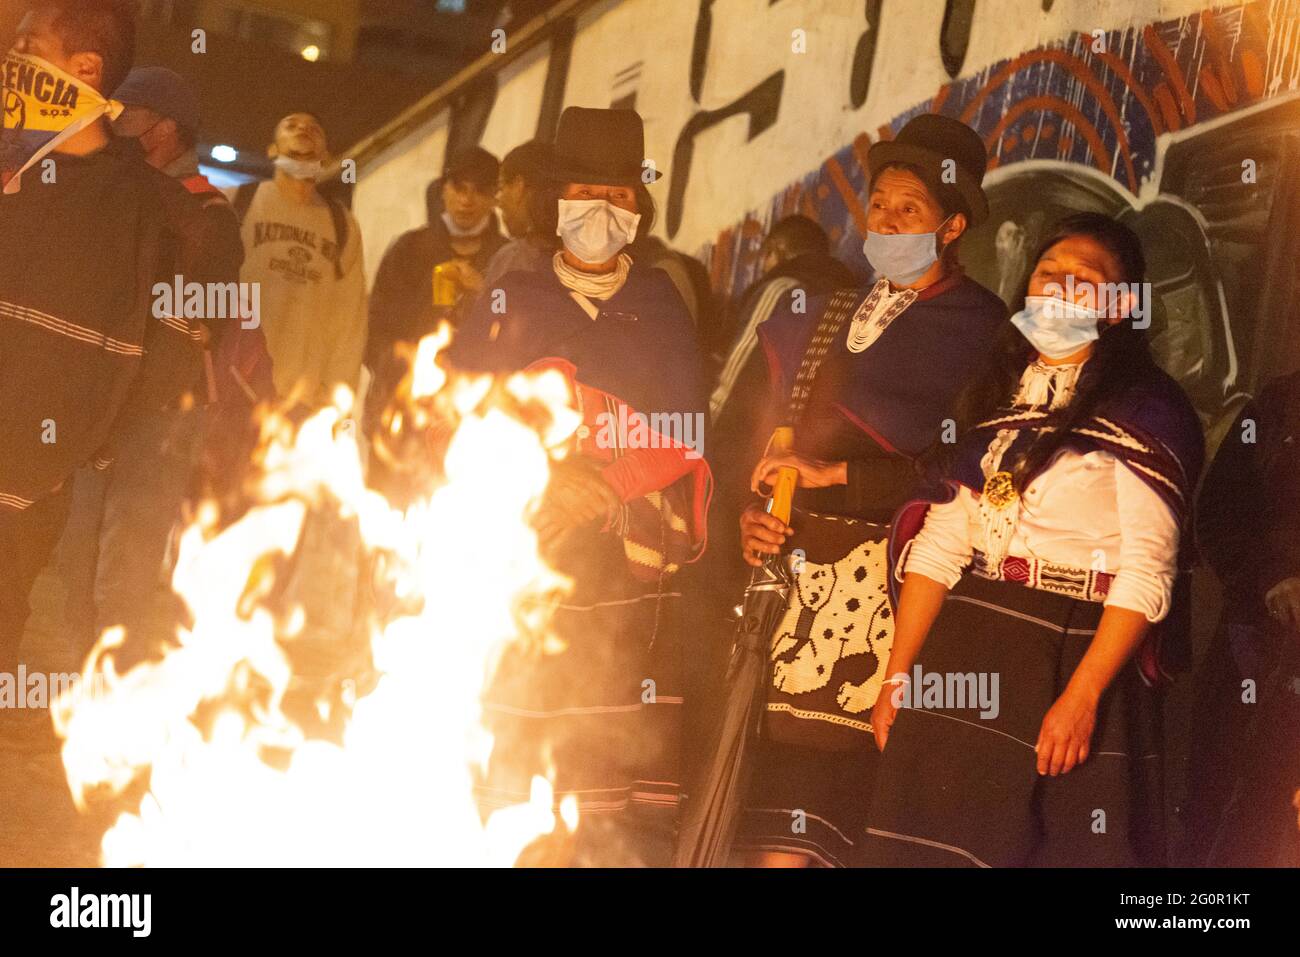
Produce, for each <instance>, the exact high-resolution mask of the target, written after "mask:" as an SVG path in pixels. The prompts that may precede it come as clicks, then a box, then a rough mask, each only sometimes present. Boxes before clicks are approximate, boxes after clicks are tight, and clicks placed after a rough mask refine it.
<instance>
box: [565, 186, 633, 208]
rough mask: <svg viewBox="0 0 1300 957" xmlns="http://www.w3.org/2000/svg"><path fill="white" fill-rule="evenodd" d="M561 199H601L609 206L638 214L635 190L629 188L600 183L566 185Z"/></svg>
mask: <svg viewBox="0 0 1300 957" xmlns="http://www.w3.org/2000/svg"><path fill="white" fill-rule="evenodd" d="M561 199H573V200H585V199H603V200H605V201H606V202H608V203H609V204H610V205H611V206H617V207H618V208H619V209H626V210H627V211H628V212H629V213H640V212H641V210H639V209H637V205H636V190H635V189H633V188H632V187H631V186H605V185H602V184H600V183H568V184H566V185H565V187H564V193H563V195H562V196H561Z"/></svg>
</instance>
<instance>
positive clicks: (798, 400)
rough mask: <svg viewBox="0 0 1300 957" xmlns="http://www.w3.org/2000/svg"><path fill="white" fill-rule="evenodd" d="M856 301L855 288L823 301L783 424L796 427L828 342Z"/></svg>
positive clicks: (846, 317) (857, 295) (847, 316)
mask: <svg viewBox="0 0 1300 957" xmlns="http://www.w3.org/2000/svg"><path fill="white" fill-rule="evenodd" d="M860 298H861V292H860V291H859V290H857V289H837V290H836V291H835V292H833V293H831V295H830V298H828V299H827V300H826V305H825V307H824V308H823V309H822V314H821V317H820V318H819V319H818V320H817V328H816V329H814V330H813V334H812V338H811V339H809V340H808V347H807V349H805V350H804V354H803V361H802V362H800V364H799V372H798V373H797V374H796V375H795V377H794V388H793V389H792V390H791V392H790V402H789V404H788V405H787V406H786V414H785V421H786V423H787V424H789V425H796V424H797V423H798V421H799V419H800V418H802V416H803V412H804V408H805V407H806V406H807V405H808V396H809V395H810V394H811V392H812V387H813V383H814V382H816V381H817V372H818V370H819V369H820V368H821V365H822V361H823V360H824V359H825V358H826V355H827V353H828V352H830V348H831V343H833V342H834V341H835V338H836V336H838V335H839V332H840V330H841V329H843V328H844V323H846V322H847V321H848V320H849V317H850V316H852V315H853V312H854V307H855V306H856V305H857V303H858V300H859V299H860Z"/></svg>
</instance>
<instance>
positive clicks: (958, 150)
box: [867, 113, 989, 226]
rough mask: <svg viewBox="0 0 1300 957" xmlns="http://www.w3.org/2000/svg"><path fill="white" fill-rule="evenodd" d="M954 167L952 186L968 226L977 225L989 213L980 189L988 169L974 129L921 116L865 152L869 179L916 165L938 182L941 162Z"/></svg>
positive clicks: (948, 119)
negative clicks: (893, 168)
mask: <svg viewBox="0 0 1300 957" xmlns="http://www.w3.org/2000/svg"><path fill="white" fill-rule="evenodd" d="M946 160H952V161H953V163H954V166H955V169H954V171H953V172H954V179H955V180H956V182H954V183H952V185H953V186H954V187H956V189H957V192H958V193H959V194H960V195H961V198H962V200H963V201H965V204H966V209H965V213H966V216H967V218H968V219H969V220H970V225H972V226H977V225H979V224H980V223H981V222H983V221H984V220H985V219H986V218H987V217H988V214H989V201H988V199H987V197H985V195H984V190H983V189H981V188H980V183H982V182H983V181H984V172H985V170H986V169H988V154H987V153H986V152H985V151H984V141H983V140H982V139H980V135H979V134H978V133H976V132H975V131H974V130H973V129H971V128H970V127H969V126H967V125H966V124H965V123H962V122H960V121H958V120H954V119H952V118H951V117H948V116H941V115H939V114H937V113H922V114H921V115H920V116H914V117H912V119H910V120H908V121H907V124H906V125H905V126H904V127H903V128H902V129H901V130H899V131H898V136H896V137H894V138H893V139H892V140H884V141H882V142H879V143H876V144H874V145H873V146H872V147H871V149H870V150H868V152H867V167H868V172H869V173H870V176H871V178H872V179H875V176H876V171H877V170H879V169H880V168H881V167H882V166H886V165H888V164H890V163H910V164H912V165H913V166H918V167H920V168H921V169H923V170H925V172H926V173H927V174H928V175H930V176H932V177H933V178H934V179H936V180H938V181H939V182H947V181H946V180H945V179H944V178H943V173H944V162H945V161H946Z"/></svg>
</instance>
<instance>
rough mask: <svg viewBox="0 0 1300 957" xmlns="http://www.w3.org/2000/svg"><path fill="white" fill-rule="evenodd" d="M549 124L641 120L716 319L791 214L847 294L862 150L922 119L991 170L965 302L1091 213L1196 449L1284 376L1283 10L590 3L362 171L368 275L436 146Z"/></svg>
mask: <svg viewBox="0 0 1300 957" xmlns="http://www.w3.org/2000/svg"><path fill="white" fill-rule="evenodd" d="M556 90H561V91H562V96H560V97H559V98H558V99H557V98H556V97H555V96H554V91H556ZM548 91H551V95H549V96H548ZM548 101H549V103H550V108H549V109H548ZM560 105H582V106H611V105H620V106H628V105H630V106H634V107H635V108H636V109H637V110H639V111H640V112H641V114H642V115H643V116H644V118H645V120H646V137H647V152H648V154H649V158H650V159H651V160H653V161H654V162H655V163H656V165H657V166H658V167H659V168H660V169H661V170H662V171H664V172H665V173H666V175H665V176H664V177H663V178H662V179H661V180H660V182H659V183H658V184H656V186H654V187H653V192H654V195H655V199H656V202H657V203H658V204H659V206H660V219H659V225H658V227H657V229H658V231H659V232H660V233H661V234H662V235H663V236H664V238H665V239H666V240H668V241H669V242H670V243H671V244H672V245H673V246H675V247H676V248H678V249H680V250H682V251H685V252H689V253H691V254H693V255H697V256H699V257H700V258H701V259H702V260H703V261H704V262H705V264H706V265H707V266H708V268H709V271H710V274H711V276H712V279H713V283H714V286H715V288H716V289H717V290H718V291H719V292H720V293H721V294H723V295H734V294H737V293H738V292H739V291H740V290H741V289H743V288H744V286H745V285H746V284H747V283H749V282H750V281H752V280H753V279H754V278H755V275H756V272H757V270H758V261H757V248H758V243H759V242H760V240H761V238H762V235H763V233H764V231H765V229H766V226H767V225H768V224H769V223H770V222H771V221H773V220H774V219H775V218H779V217H780V216H782V215H784V214H786V213H788V212H793V211H800V212H803V213H805V214H807V215H809V216H812V217H813V218H815V219H817V220H818V221H819V222H821V223H822V224H823V226H824V227H825V228H826V229H827V231H828V232H829V234H830V235H831V237H832V242H833V244H834V247H835V249H836V250H837V251H838V254H839V255H840V256H841V257H842V258H843V259H844V260H845V261H846V262H847V263H849V264H850V265H851V266H853V267H854V268H855V269H857V270H858V271H860V272H861V273H863V275H864V278H866V274H867V273H868V271H869V267H868V265H867V263H866V261H865V260H864V259H863V257H862V254H861V248H860V247H861V242H862V232H863V229H864V228H865V226H864V224H865V213H864V209H863V201H862V194H863V189H864V186H865V173H864V170H865V157H866V151H867V148H868V147H869V146H870V144H871V143H873V142H875V141H877V140H879V139H884V138H889V137H892V136H893V135H894V134H895V133H896V132H897V130H898V129H899V128H901V126H902V125H903V124H904V123H905V122H906V121H907V120H908V119H910V118H911V117H912V116H914V115H915V114H917V113H919V112H926V111H930V112H939V113H944V114H947V115H949V116H953V117H957V118H960V119H961V120H963V121H964V122H966V123H968V124H969V125H971V126H972V127H973V128H975V129H976V130H977V131H978V132H979V133H980V135H981V136H983V137H984V140H985V143H986V145H987V148H988V156H989V168H990V174H989V176H988V178H987V180H986V188H987V190H988V191H989V194H990V199H991V205H992V209H993V215H992V216H991V217H990V220H989V222H988V223H986V224H985V225H983V226H982V227H981V228H980V229H978V230H975V231H973V232H972V233H971V234H970V235H969V236H968V237H967V238H966V240H964V242H963V252H962V258H963V261H964V262H965V264H966V268H967V269H968V271H970V272H971V274H972V275H974V276H975V277H976V278H977V279H979V280H980V281H981V282H983V283H984V284H985V285H987V286H989V287H990V288H992V289H995V290H997V291H998V292H999V293H1001V294H1002V295H1003V296H1004V298H1007V299H1008V300H1010V299H1011V298H1013V297H1014V295H1015V294H1016V291H1017V290H1018V289H1019V288H1020V286H1021V284H1022V283H1023V280H1024V276H1025V272H1026V270H1027V265H1028V261H1029V259H1030V257H1032V255H1033V252H1034V250H1035V248H1036V246H1037V244H1038V242H1039V241H1040V240H1041V238H1042V237H1043V236H1044V235H1046V230H1047V229H1048V228H1050V226H1051V224H1052V222H1053V221H1054V220H1055V219H1056V218H1058V217H1059V216H1060V215H1062V214H1064V213H1065V212H1067V211H1072V210H1081V209H1089V210H1100V211H1105V212H1108V213H1111V214H1113V215H1116V216H1120V217H1122V218H1124V219H1125V220H1127V221H1129V222H1130V223H1131V224H1132V225H1133V226H1134V228H1135V229H1136V230H1137V231H1138V232H1139V234H1141V235H1142V237H1143V239H1144V241H1145V245H1146V249H1147V252H1148V258H1149V260H1150V267H1151V268H1150V273H1151V275H1150V278H1151V281H1152V283H1153V288H1154V290H1155V291H1156V292H1157V293H1158V297H1157V302H1156V304H1155V310H1154V326H1153V330H1152V331H1153V336H1154V340H1153V341H1154V343H1155V346H1156V349H1157V351H1158V354H1159V356H1160V358H1161V360H1162V362H1163V364H1164V365H1165V366H1166V368H1168V369H1169V370H1170V371H1171V372H1172V373H1174V374H1175V375H1176V376H1177V377H1178V379H1179V380H1180V381H1181V382H1182V383H1183V384H1184V386H1185V387H1186V388H1187V389H1188V390H1189V392H1190V393H1191V394H1192V395H1193V396H1194V398H1195V400H1196V403H1197V406H1198V408H1199V409H1200V410H1201V412H1202V414H1203V415H1204V416H1205V418H1206V422H1207V425H1209V426H1211V427H1214V426H1215V425H1220V426H1221V425H1222V424H1223V423H1224V422H1225V421H1226V419H1227V417H1228V416H1229V415H1231V414H1232V412H1233V411H1234V410H1235V408H1236V407H1237V405H1238V404H1239V402H1240V401H1241V398H1242V396H1243V395H1245V394H1249V393H1251V392H1252V391H1254V390H1255V389H1256V388H1257V387H1258V385H1259V384H1260V383H1261V382H1262V381H1265V380H1267V379H1268V378H1270V377H1271V376H1273V375H1276V374H1278V373H1281V372H1284V371H1289V370H1290V369H1293V368H1295V367H1297V366H1300V186H1298V185H1297V179H1298V178H1300V0H1250V2H1246V3H1206V2H1198V0H1129V2H1115V0H621V2H620V0H606V2H603V3H598V4H595V5H591V6H587V7H585V8H581V9H580V12H578V13H577V14H576V16H575V17H574V20H573V23H572V24H571V27H570V29H568V30H562V31H560V32H559V33H558V34H557V36H556V38H552V39H549V40H548V41H547V42H545V43H542V44H539V45H538V46H537V47H536V48H535V49H532V50H529V51H528V52H527V53H526V54H525V55H523V56H521V57H519V58H518V59H515V60H513V61H511V62H510V63H509V64H508V65H507V66H506V67H504V68H503V69H502V70H500V71H498V72H497V73H495V74H494V75H491V76H489V77H486V78H480V79H479V80H476V81H475V82H474V83H473V84H470V85H469V86H467V88H466V89H465V90H464V91H463V95H458V96H457V97H455V98H454V99H453V102H452V103H451V104H450V105H449V106H448V107H447V108H446V109H444V110H443V111H442V112H441V113H439V114H437V115H436V116H434V117H433V118H431V119H428V120H426V121H425V122H424V123H423V124H422V125H420V126H418V127H415V128H412V129H411V130H410V131H409V132H406V133H405V134H404V136H403V138H402V139H400V140H399V141H398V142H396V143H394V145H392V146H390V147H389V148H388V149H387V150H385V151H384V152H383V153H382V154H379V155H375V156H372V157H367V158H365V160H364V161H363V164H362V173H361V178H360V181H359V183H358V187H357V193H356V199H355V206H356V210H357V213H358V215H359V217H360V219H361V221H362V224H363V228H364V230H365V237H366V240H367V244H368V248H369V250H370V253H369V258H370V261H371V268H372V269H373V268H374V266H375V265H376V264H377V262H378V258H379V253H380V252H381V251H382V250H383V249H384V248H385V247H386V246H387V244H388V242H390V241H391V239H392V238H394V237H395V236H396V235H397V234H399V233H400V232H401V231H403V230H405V229H409V228H413V227H415V226H418V225H421V224H422V221H423V218H424V205H423V190H424V186H425V184H426V183H427V182H428V181H429V180H430V179H432V178H433V177H434V176H435V175H436V174H437V172H438V170H439V168H440V165H441V161H442V158H443V156H444V155H445V152H446V150H447V149H448V148H449V146H452V147H455V146H463V145H467V144H468V143H470V142H481V143H482V144H483V145H484V146H486V147H487V148H488V149H491V150H493V151H494V152H497V153H498V154H500V153H504V152H505V151H506V150H508V149H509V148H510V147H512V146H514V145H516V144H517V143H519V142H522V141H523V140H525V139H528V138H530V137H531V136H533V135H536V134H537V133H539V132H541V133H543V134H544V133H545V132H546V129H547V125H548V123H549V124H553V122H554V116H553V113H554V112H555V108H557V107H558V106H560ZM548 113H550V114H551V115H547V114H548Z"/></svg>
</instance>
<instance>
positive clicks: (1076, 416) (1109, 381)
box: [958, 213, 1159, 491]
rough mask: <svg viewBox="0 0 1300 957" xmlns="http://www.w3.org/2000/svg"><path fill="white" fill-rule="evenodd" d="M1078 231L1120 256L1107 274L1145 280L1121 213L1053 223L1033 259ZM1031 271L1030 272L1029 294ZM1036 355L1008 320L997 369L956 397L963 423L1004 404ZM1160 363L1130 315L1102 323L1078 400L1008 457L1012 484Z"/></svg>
mask: <svg viewBox="0 0 1300 957" xmlns="http://www.w3.org/2000/svg"><path fill="white" fill-rule="evenodd" d="M1074 236H1085V237H1087V238H1089V239H1091V240H1093V241H1094V242H1096V243H1098V244H1099V245H1101V246H1102V247H1103V248H1104V249H1105V250H1106V251H1107V252H1109V253H1110V254H1111V255H1112V256H1114V257H1115V261H1116V262H1117V263H1118V264H1119V267H1120V274H1119V275H1118V276H1116V277H1113V278H1112V277H1108V281H1117V282H1124V283H1142V282H1143V281H1144V280H1145V278H1146V258H1145V257H1144V256H1143V254H1142V244H1141V241H1140V240H1139V239H1138V237H1137V234H1135V233H1134V232H1133V230H1131V229H1129V227H1127V226H1125V225H1124V224H1123V223H1120V222H1118V221H1117V220H1114V219H1111V218H1110V217H1109V216H1105V215H1103V214H1101V213H1075V214H1073V215H1071V216H1067V217H1066V218H1065V219H1062V220H1061V221H1060V222H1058V223H1057V224H1056V226H1055V227H1054V228H1053V230H1052V233H1051V235H1050V236H1049V237H1048V238H1047V240H1046V241H1044V242H1043V244H1042V245H1041V246H1039V248H1038V252H1037V254H1036V255H1035V256H1034V258H1033V260H1032V262H1033V263H1037V262H1038V260H1040V259H1042V258H1043V256H1044V255H1046V253H1047V251H1048V250H1050V249H1051V248H1052V247H1053V246H1055V245H1056V244H1057V243H1059V242H1061V241H1062V240H1065V239H1069V238H1071V237H1074ZM1028 281H1029V277H1026V278H1025V290H1024V294H1022V296H1021V297H1020V305H1021V307H1023V306H1024V296H1025V295H1027V294H1028ZM1034 355H1035V351H1034V348H1033V346H1032V345H1030V344H1029V341H1028V340H1027V339H1026V338H1025V337H1024V336H1023V335H1021V333H1020V331H1019V330H1018V329H1017V328H1016V327H1015V326H1013V325H1012V324H1011V323H1009V322H1008V323H1004V324H1003V327H1002V329H1001V330H1000V332H999V333H998V343H997V347H996V350H995V356H994V369H993V370H992V373H991V374H990V375H988V376H985V377H983V378H982V379H981V380H980V381H979V382H975V383H972V385H971V387H970V388H969V389H968V390H967V392H966V394H965V395H963V397H962V399H961V400H959V402H958V408H959V411H958V422H959V423H961V424H962V426H963V427H971V426H974V425H977V424H978V423H979V422H981V421H984V420H986V419H988V418H990V417H992V416H993V415H995V414H997V412H998V411H999V410H1000V409H1002V408H1005V407H1006V406H1007V405H1008V404H1009V403H1010V401H1011V396H1012V395H1013V393H1014V390H1015V388H1016V386H1017V384H1018V383H1019V381H1020V376H1021V374H1022V373H1023V372H1024V370H1025V366H1026V365H1028V364H1029V362H1030V360H1031V359H1032V358H1033V356H1034ZM1158 372H1159V366H1157V364H1156V361H1155V359H1154V358H1153V357H1152V355H1151V348H1150V346H1149V345H1148V343H1147V338H1146V335H1145V333H1144V332H1143V331H1142V330H1141V329H1139V328H1137V327H1136V326H1135V325H1134V324H1133V323H1132V322H1118V323H1115V324H1114V325H1110V326H1107V327H1105V328H1104V329H1102V331H1101V335H1100V338H1099V339H1098V341H1097V346H1096V349H1095V351H1094V352H1093V354H1092V357H1091V358H1090V359H1089V360H1088V362H1087V364H1086V365H1085V366H1084V367H1083V372H1082V373H1081V374H1080V376H1079V382H1078V384H1077V385H1076V387H1075V393H1074V399H1073V400H1072V401H1071V402H1070V405H1069V406H1068V407H1067V410H1066V414H1065V421H1064V422H1063V423H1062V425H1061V427H1060V428H1059V429H1057V430H1055V431H1052V432H1047V433H1044V434H1042V435H1040V436H1039V438H1038V439H1037V440H1036V441H1035V442H1034V443H1033V444H1032V445H1031V446H1030V447H1029V449H1028V450H1027V451H1026V452H1025V453H1024V455H1023V456H1022V457H1021V458H1020V459H1019V460H1018V461H1017V462H1015V463H1014V464H1010V468H1009V469H1008V471H1010V472H1011V474H1012V476H1013V478H1014V480H1015V486H1016V488H1017V489H1018V490H1020V491H1023V490H1024V486H1025V484H1026V481H1027V479H1028V478H1029V477H1030V476H1032V475H1034V474H1036V473H1037V472H1038V471H1039V470H1040V469H1041V468H1042V467H1043V466H1045V465H1046V464H1047V463H1048V462H1050V461H1051V459H1052V457H1053V456H1054V455H1055V454H1056V453H1057V452H1058V451H1060V449H1061V447H1062V446H1063V445H1064V444H1065V442H1066V441H1067V439H1068V438H1069V437H1070V433H1071V431H1073V430H1074V429H1075V428H1076V427H1078V426H1079V425H1081V424H1082V423H1083V422H1085V421H1086V420H1087V419H1088V418H1089V417H1090V416H1091V415H1092V414H1093V413H1095V412H1096V411H1097V406H1098V405H1099V404H1100V403H1101V402H1102V400H1104V399H1105V398H1107V397H1109V396H1113V395H1116V394H1118V393H1120V392H1123V391H1124V390H1126V389H1128V388H1131V387H1132V386H1134V385H1137V384H1138V383H1141V382H1143V381H1150V379H1151V378H1152V377H1153V376H1154V375H1156V374H1158Z"/></svg>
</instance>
